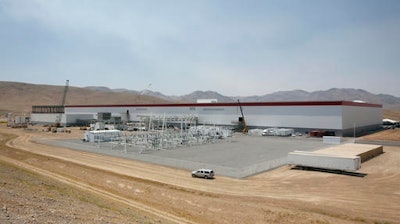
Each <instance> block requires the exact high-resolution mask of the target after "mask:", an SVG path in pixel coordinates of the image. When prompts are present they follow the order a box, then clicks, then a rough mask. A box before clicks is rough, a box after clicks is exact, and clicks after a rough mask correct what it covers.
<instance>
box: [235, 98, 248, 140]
mask: <svg viewBox="0 0 400 224" xmlns="http://www.w3.org/2000/svg"><path fill="white" fill-rule="evenodd" d="M237 102H238V104H239V108H240V113H241V114H242V118H241V123H242V125H243V129H242V133H244V134H246V133H247V132H249V128H248V127H247V124H246V120H245V119H244V114H243V108H242V105H241V104H240V101H239V99H238V100H237ZM239 121H240V120H239Z"/></svg>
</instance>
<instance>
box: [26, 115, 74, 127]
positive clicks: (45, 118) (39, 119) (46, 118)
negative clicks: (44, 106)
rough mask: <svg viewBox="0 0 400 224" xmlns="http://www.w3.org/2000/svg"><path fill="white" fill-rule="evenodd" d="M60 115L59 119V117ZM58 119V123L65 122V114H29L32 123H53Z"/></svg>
mask: <svg viewBox="0 0 400 224" xmlns="http://www.w3.org/2000/svg"><path fill="white" fill-rule="evenodd" d="M60 116H61V119H60ZM58 119H60V124H63V125H64V124H65V123H66V115H65V114H55V113H49V114H46V113H32V114H31V122H32V123H33V124H54V123H56V122H57V121H58Z"/></svg>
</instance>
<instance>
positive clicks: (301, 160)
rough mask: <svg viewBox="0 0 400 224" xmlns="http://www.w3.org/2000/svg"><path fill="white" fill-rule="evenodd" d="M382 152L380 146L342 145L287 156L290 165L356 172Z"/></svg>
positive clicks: (292, 153) (291, 153) (296, 152)
mask: <svg viewBox="0 0 400 224" xmlns="http://www.w3.org/2000/svg"><path fill="white" fill-rule="evenodd" d="M382 152H383V148H382V146H380V145H366V144H351V143H348V144H342V145H338V146H334V147H329V148H325V149H321V150H317V151H315V152H305V151H294V152H290V153H289V154H288V163H289V164H290V165H296V166H302V167H313V168H321V169H331V170H342V171H356V170H358V169H360V168H361V163H362V162H365V161H366V160H368V159H371V158H373V157H375V156H377V155H379V154H381V153H382Z"/></svg>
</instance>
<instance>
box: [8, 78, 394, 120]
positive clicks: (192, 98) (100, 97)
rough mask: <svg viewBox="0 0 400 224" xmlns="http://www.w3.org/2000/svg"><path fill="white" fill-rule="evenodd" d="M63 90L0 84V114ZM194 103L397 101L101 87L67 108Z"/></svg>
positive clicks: (77, 90) (354, 93)
mask: <svg viewBox="0 0 400 224" xmlns="http://www.w3.org/2000/svg"><path fill="white" fill-rule="evenodd" d="M63 91H64V86H61V85H60V86H56V85H46V84H43V85H42V84H29V83H20V82H6V81H0V112H1V113H3V114H4V113H6V112H26V113H29V112H30V111H31V108H32V105H60V103H61V99H62V95H63ZM197 99H217V101H218V102H237V100H240V101H241V102H278V101H283V102H284V101H354V100H359V101H365V102H367V103H374V104H382V105H383V108H384V109H390V110H400V97H396V96H392V95H389V94H373V93H370V92H368V91H366V90H363V89H353V88H331V89H328V90H319V91H313V92H308V91H305V90H299V89H297V90H289V91H287V90H286V91H277V92H273V93H269V94H264V95H253V96H224V95H222V94H220V93H218V92H216V91H210V90H207V91H201V90H196V91H193V92H192V93H189V94H185V95H182V96H167V95H164V94H162V93H161V92H155V91H150V90H141V91H136V90H128V89H111V88H108V87H104V86H87V87H74V86H69V91H68V94H67V101H66V102H67V105H90V104H99V105H102V104H103V105H104V104H154V103H158V104H160V103H161V104H164V103H194V102H196V100H197Z"/></svg>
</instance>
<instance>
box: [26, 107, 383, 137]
mask: <svg viewBox="0 0 400 224" xmlns="http://www.w3.org/2000/svg"><path fill="white" fill-rule="evenodd" d="M242 108H243V112H244V115H245V119H246V122H247V125H248V126H250V127H258V128H264V127H282V128H295V129H299V130H308V131H310V130H318V129H319V130H334V131H335V132H336V133H337V135H342V134H343V135H350V134H351V133H353V131H354V124H355V125H356V129H357V132H362V131H365V130H371V129H377V128H379V127H380V125H381V123H382V107H381V105H375V104H362V103H354V102H346V101H334V102H330V101H326V102H292V103H285V102H281V103H279V102H277V103H243V104H242ZM100 112H109V113H112V116H120V117H121V118H122V119H123V120H125V121H127V120H129V121H140V120H141V117H142V116H161V117H162V116H164V115H165V116H176V115H185V116H187V115H194V116H196V117H198V122H199V124H215V125H234V122H237V121H238V118H239V117H241V113H240V107H239V106H238V104H235V103H207V104H166V105H108V106H99V105H92V106H80V105H78V106H66V107H65V114H66V120H67V121H68V123H70V124H72V123H76V121H77V120H79V119H81V120H82V119H87V120H90V119H96V118H97V113H100ZM39 115H42V114H32V118H33V119H34V120H44V117H43V116H39ZM33 119H32V120H33ZM53 120H55V119H53ZM64 121H65V118H64Z"/></svg>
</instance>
